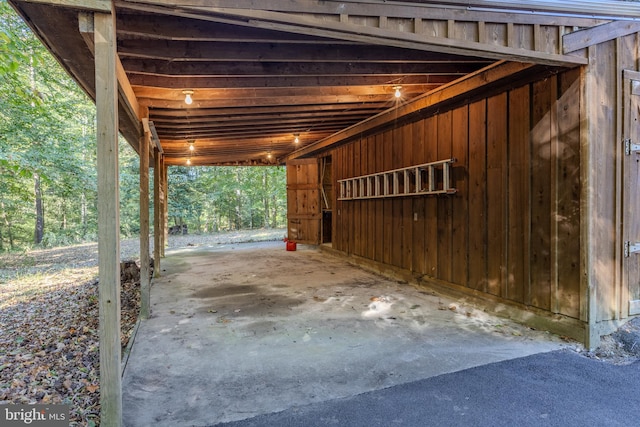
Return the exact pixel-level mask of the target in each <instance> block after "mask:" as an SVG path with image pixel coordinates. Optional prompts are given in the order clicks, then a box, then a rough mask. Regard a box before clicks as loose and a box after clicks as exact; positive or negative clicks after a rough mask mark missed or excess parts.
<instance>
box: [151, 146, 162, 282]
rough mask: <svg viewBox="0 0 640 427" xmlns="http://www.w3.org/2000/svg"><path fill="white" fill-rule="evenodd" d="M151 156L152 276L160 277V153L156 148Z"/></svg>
mask: <svg viewBox="0 0 640 427" xmlns="http://www.w3.org/2000/svg"><path fill="white" fill-rule="evenodd" d="M154 154H155V155H154V156H153V277H160V271H161V270H160V254H161V253H162V251H161V248H162V236H161V234H162V228H161V226H160V219H161V218H162V211H161V209H162V208H161V207H160V206H161V204H160V192H161V182H160V180H161V173H160V170H161V169H162V166H161V158H162V154H160V151H159V150H158V149H157V148H156V149H155V150H154Z"/></svg>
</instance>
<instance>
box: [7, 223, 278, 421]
mask: <svg viewBox="0 0 640 427" xmlns="http://www.w3.org/2000/svg"><path fill="white" fill-rule="evenodd" d="M283 235H284V230H279V229H275V230H247V231H238V232H231V233H218V234H212V235H185V236H170V237H169V242H168V243H169V248H180V247H198V246H202V245H207V246H216V245H222V244H228V243H234V242H253V241H262V240H280V239H281V238H282V236H283ZM138 253H139V240H138V239H127V240H122V241H121V259H122V260H123V261H124V260H131V259H136V258H138ZM97 277H98V245H97V243H87V244H81V245H74V246H69V247H59V248H51V249H39V250H33V251H26V252H21V253H12V254H0V331H2V333H1V334H0V405H2V404H7V403H15V404H18V403H21V404H33V403H40V404H48V403H64V404H69V405H70V407H71V412H70V426H89V427H91V426H96V425H99V423H100V417H99V414H100V405H99V396H100V379H99V371H100V366H99V351H98V349H99V345H98V341H99V337H98V282H97ZM138 279H139V277H138ZM121 310H122V311H121V329H122V331H121V342H122V344H123V347H125V346H126V344H127V341H128V340H129V337H130V336H131V333H132V331H133V328H134V326H135V323H136V321H137V315H138V311H139V281H138V280H137V279H135V278H134V279H133V280H123V281H122V292H121Z"/></svg>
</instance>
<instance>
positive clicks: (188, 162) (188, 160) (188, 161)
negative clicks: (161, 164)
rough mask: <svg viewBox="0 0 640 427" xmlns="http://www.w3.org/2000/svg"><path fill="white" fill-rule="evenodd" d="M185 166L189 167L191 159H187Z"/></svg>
mask: <svg viewBox="0 0 640 427" xmlns="http://www.w3.org/2000/svg"><path fill="white" fill-rule="evenodd" d="M187 166H191V158H188V159H187Z"/></svg>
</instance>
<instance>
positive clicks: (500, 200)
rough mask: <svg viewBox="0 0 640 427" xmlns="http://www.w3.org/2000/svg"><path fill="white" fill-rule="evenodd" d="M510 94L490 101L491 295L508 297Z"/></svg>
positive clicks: (489, 258) (488, 269)
mask: <svg viewBox="0 0 640 427" xmlns="http://www.w3.org/2000/svg"><path fill="white" fill-rule="evenodd" d="M506 109H507V94H506V93H505V94H501V95H496V96H494V97H491V98H489V99H488V100H487V242H488V251H487V292H488V293H490V294H492V295H497V296H504V293H505V290H506V289H505V286H506V281H505V274H506V242H505V240H506V233H505V232H504V230H506V229H507V226H508V224H507V212H506V210H507V209H506V206H505V204H506V201H507V194H506V192H507V188H506V185H505V184H506V183H505V177H506V176H507V170H506V166H507V164H506V161H507V158H506V148H507V144H506V141H507V114H506Z"/></svg>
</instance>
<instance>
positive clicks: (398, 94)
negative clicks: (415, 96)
mask: <svg viewBox="0 0 640 427" xmlns="http://www.w3.org/2000/svg"><path fill="white" fill-rule="evenodd" d="M393 88H394V89H395V90H396V91H395V93H394V96H395V97H396V98H400V97H401V96H402V92H400V89H402V86H394V87H393Z"/></svg>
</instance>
